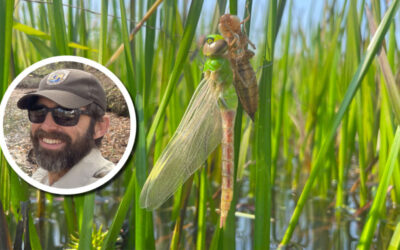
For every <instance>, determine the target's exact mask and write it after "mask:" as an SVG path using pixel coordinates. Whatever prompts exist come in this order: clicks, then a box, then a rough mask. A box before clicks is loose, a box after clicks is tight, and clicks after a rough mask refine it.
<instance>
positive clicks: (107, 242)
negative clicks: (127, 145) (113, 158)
mask: <svg viewBox="0 0 400 250" xmlns="http://www.w3.org/2000/svg"><path fill="white" fill-rule="evenodd" d="M132 161H133V158H132V157H131V158H130V160H129V161H128V162H127V163H126V165H130V164H132ZM135 180H136V175H135V172H133V173H132V174H131V178H130V180H129V184H128V186H127V187H126V190H125V193H124V196H123V197H122V199H121V202H120V204H119V206H118V209H117V212H116V213H115V215H114V218H113V220H112V222H111V225H110V227H109V229H108V233H107V236H106V238H105V239H104V242H103V246H102V247H101V249H102V250H107V249H113V248H114V246H115V241H116V240H117V237H118V234H119V232H120V230H121V228H122V223H123V222H124V220H125V217H126V214H127V213H128V209H129V207H130V205H131V204H132V199H133V197H134V195H135V193H134V189H135Z"/></svg>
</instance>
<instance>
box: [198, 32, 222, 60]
mask: <svg viewBox="0 0 400 250" xmlns="http://www.w3.org/2000/svg"><path fill="white" fill-rule="evenodd" d="M227 49H228V44H227V43H226V41H225V40H224V37H223V36H221V35H208V36H207V37H206V42H205V43H204V45H203V54H204V55H205V56H207V57H214V56H222V55H223V54H224V53H225V52H226V50H227Z"/></svg>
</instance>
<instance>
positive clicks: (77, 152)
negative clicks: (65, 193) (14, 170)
mask: <svg viewBox="0 0 400 250" xmlns="http://www.w3.org/2000/svg"><path fill="white" fill-rule="evenodd" d="M93 132H94V122H92V121H91V122H90V125H89V128H88V130H87V131H86V133H85V135H83V136H81V137H78V138H77V140H76V142H75V143H72V141H71V138H70V137H69V136H68V135H67V134H64V133H62V132H45V131H44V130H42V129H41V128H39V129H38V130H37V131H36V132H35V134H32V132H31V141H32V144H33V151H34V153H35V157H36V162H37V164H38V165H39V166H40V167H42V168H44V169H46V170H47V171H49V172H62V171H68V170H69V169H71V168H72V167H73V166H74V165H75V164H76V163H78V162H79V161H80V160H81V159H82V158H83V157H85V156H86V155H87V154H88V153H89V152H90V151H91V150H92V148H94V147H95V143H94V140H93ZM43 137H46V138H51V139H58V140H61V141H63V142H65V147H64V148H63V149H62V150H47V149H44V148H42V147H41V146H40V145H39V138H43Z"/></svg>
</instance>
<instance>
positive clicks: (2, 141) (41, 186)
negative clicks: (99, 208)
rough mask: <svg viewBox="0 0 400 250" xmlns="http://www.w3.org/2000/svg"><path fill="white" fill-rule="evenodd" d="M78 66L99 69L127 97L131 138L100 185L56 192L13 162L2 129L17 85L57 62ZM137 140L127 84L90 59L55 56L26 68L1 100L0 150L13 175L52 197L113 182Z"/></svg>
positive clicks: (100, 181)
mask: <svg viewBox="0 0 400 250" xmlns="http://www.w3.org/2000/svg"><path fill="white" fill-rule="evenodd" d="M65 61H68V62H78V63H82V64H87V65H89V66H91V67H93V68H96V69H98V70H100V71H101V72H103V73H104V74H105V75H106V76H107V77H108V78H110V79H111V80H112V81H113V82H114V83H115V84H116V85H117V87H118V89H119V90H120V91H121V93H122V95H123V96H124V99H125V102H126V104H127V106H128V110H129V115H130V130H131V131H130V134H129V140H128V145H127V146H126V148H125V152H124V154H123V155H122V157H121V159H120V160H119V162H118V163H117V165H116V166H115V167H114V168H113V169H112V170H111V171H110V172H109V173H108V174H107V175H106V176H104V177H102V178H101V179H99V180H98V181H96V182H94V183H92V184H89V185H86V186H83V187H79V188H56V187H51V186H48V185H45V184H42V183H40V182H38V181H36V180H34V179H33V178H32V177H30V176H29V175H27V174H26V173H25V172H24V171H23V170H22V169H21V168H20V167H19V166H18V165H17V163H16V162H15V161H14V159H13V157H12V156H11V154H10V152H9V151H8V147H7V145H6V141H5V137H4V129H3V122H4V113H5V109H6V106H7V103H8V99H9V98H10V96H11V93H12V92H13V91H14V89H15V88H16V87H17V85H18V84H19V83H20V82H21V81H22V80H23V79H24V78H25V77H26V76H28V75H29V73H31V72H32V71H35V70H37V69H38V68H40V67H42V66H45V65H48V64H52V63H57V62H65ZM135 137H136V114H135V109H134V106H133V102H132V99H131V97H130V95H129V93H128V91H127V90H126V88H125V86H124V84H123V83H122V82H121V81H120V80H119V79H118V77H116V76H115V75H114V73H112V72H111V71H110V70H109V69H107V68H106V67H104V66H103V65H101V64H99V63H97V62H95V61H92V60H90V59H87V58H83V57H79V56H56V57H50V58H46V59H44V60H41V61H39V62H37V63H34V64H32V65H31V66H29V67H28V68H26V69H25V70H24V71H23V72H21V73H20V74H19V75H18V76H17V77H16V78H15V79H14V80H13V81H12V83H11V85H10V86H9V87H8V88H7V91H6V93H5V94H4V96H3V99H2V100H1V104H0V146H1V148H2V150H3V154H4V156H5V157H6V159H7V161H8V163H9V164H10V165H11V167H12V168H13V169H14V171H15V172H16V173H17V174H18V175H19V176H20V177H21V178H22V179H24V180H25V181H26V182H28V183H29V184H31V185H32V186H34V187H36V188H38V189H41V190H43V191H46V192H49V193H54V194H60V195H74V194H81V193H85V192H89V191H92V190H94V189H96V188H98V187H100V186H101V185H103V184H105V183H106V182H108V181H109V180H110V179H111V178H113V177H114V176H115V175H116V174H117V173H118V172H119V171H120V170H121V168H122V167H123V166H124V164H125V162H126V161H127V160H128V157H129V155H130V153H131V151H132V148H133V144H134V142H135Z"/></svg>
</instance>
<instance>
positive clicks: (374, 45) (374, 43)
mask: <svg viewBox="0 0 400 250" xmlns="http://www.w3.org/2000/svg"><path fill="white" fill-rule="evenodd" d="M398 4H399V0H395V1H393V2H392V4H391V5H390V7H389V8H388V10H387V12H386V14H385V16H384V18H383V19H382V21H381V23H380V25H379V27H378V30H377V32H376V33H375V35H374V36H373V37H372V39H371V42H370V44H369V46H368V48H367V51H366V54H365V56H364V58H363V59H362V60H361V63H360V65H359V66H358V69H357V72H356V73H355V74H354V77H353V79H352V80H351V82H350V85H349V87H348V88H347V91H346V94H345V97H344V99H343V101H342V103H341V105H340V108H339V111H338V112H337V113H336V115H335V118H334V120H333V122H332V125H331V127H330V130H329V133H328V134H327V135H326V139H325V141H324V142H323V145H322V147H321V150H320V151H319V153H318V156H317V158H316V160H315V161H314V162H313V166H312V170H311V173H310V176H309V178H308V180H307V182H306V184H305V186H304V189H303V192H302V193H301V196H300V198H299V200H298V202H297V206H296V208H295V210H294V213H293V215H292V218H291V220H290V222H289V226H288V228H287V230H286V232H285V235H284V238H283V239H282V242H281V243H280V246H281V247H282V246H285V245H287V244H288V243H289V241H290V238H291V236H292V234H293V232H294V228H295V227H296V225H297V222H298V220H299V217H300V213H301V211H302V209H303V207H304V205H305V203H306V201H307V198H308V196H309V194H310V191H311V187H312V186H313V183H314V181H315V179H316V178H317V177H318V175H319V173H320V170H321V169H322V167H321V166H322V162H323V161H324V160H325V158H326V155H327V153H328V149H329V148H330V145H331V144H332V143H333V139H334V137H335V134H336V130H337V128H338V127H339V125H340V122H341V120H342V118H343V116H344V114H345V112H346V111H347V109H348V107H349V105H350V103H351V101H352V100H353V97H354V95H355V93H356V91H357V89H358V87H359V86H360V84H361V81H362V79H363V78H364V76H365V74H366V73H367V70H368V68H369V66H370V65H371V63H372V60H373V59H374V57H375V55H376V53H377V51H378V49H379V48H380V45H381V42H382V40H383V39H384V36H385V34H386V31H387V30H388V28H389V26H390V23H391V21H392V19H393V17H394V14H395V13H396V9H397V7H398Z"/></svg>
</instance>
